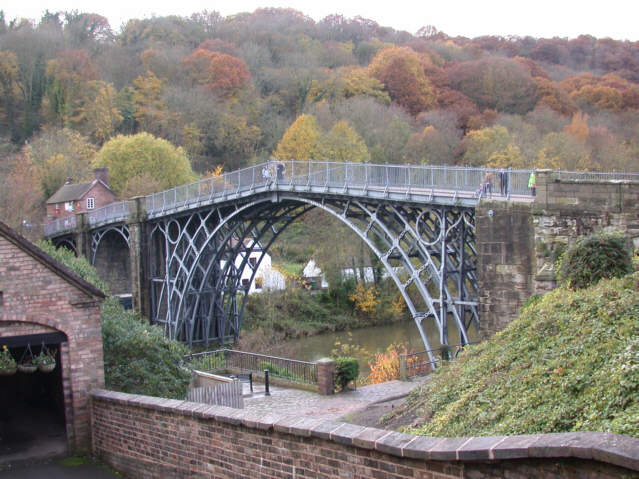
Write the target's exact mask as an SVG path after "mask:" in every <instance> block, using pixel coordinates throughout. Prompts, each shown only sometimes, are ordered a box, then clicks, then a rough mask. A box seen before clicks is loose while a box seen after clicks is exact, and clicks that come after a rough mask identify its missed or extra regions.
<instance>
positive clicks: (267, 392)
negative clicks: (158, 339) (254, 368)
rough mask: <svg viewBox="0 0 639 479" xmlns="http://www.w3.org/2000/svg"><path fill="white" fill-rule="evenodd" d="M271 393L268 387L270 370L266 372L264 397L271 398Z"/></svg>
mask: <svg viewBox="0 0 639 479" xmlns="http://www.w3.org/2000/svg"><path fill="white" fill-rule="evenodd" d="M270 395H271V391H269V386H268V369H265V370H264V396H270Z"/></svg>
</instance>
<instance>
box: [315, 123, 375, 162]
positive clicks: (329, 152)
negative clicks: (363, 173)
mask: <svg viewBox="0 0 639 479" xmlns="http://www.w3.org/2000/svg"><path fill="white" fill-rule="evenodd" d="M320 154H321V158H322V159H323V160H329V161H339V162H343V163H346V162H354V163H366V162H369V161H370V159H371V155H370V153H369V152H368V148H366V143H364V140H362V138H361V137H360V136H359V135H358V134H357V132H356V131H355V130H354V129H353V127H352V126H351V125H349V124H348V122H347V121H346V120H340V121H338V122H337V123H335V125H333V128H331V130H330V131H329V132H328V133H327V134H326V135H324V137H323V138H322V139H321V145H320Z"/></svg>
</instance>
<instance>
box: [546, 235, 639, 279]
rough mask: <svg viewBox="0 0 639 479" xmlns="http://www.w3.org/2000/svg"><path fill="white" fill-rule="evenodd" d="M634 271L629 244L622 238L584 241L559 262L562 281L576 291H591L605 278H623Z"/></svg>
mask: <svg viewBox="0 0 639 479" xmlns="http://www.w3.org/2000/svg"><path fill="white" fill-rule="evenodd" d="M632 271H633V266H632V257H631V252H630V251H629V248H628V247H627V246H626V241H625V240H624V238H623V237H622V236H621V235H619V234H596V235H592V236H589V237H586V238H583V239H580V240H579V241H577V243H575V244H574V245H572V246H571V247H569V248H568V249H567V250H566V252H565V253H564V254H563V255H562V257H561V258H560V259H559V270H558V278H559V280H560V281H561V282H562V283H564V284H566V285H567V286H568V287H570V288H573V289H581V288H587V287H588V286H591V285H593V284H596V283H597V282H598V281H599V280H600V279H603V278H620V277H621V276H625V275H626V274H629V273H631V272H632Z"/></svg>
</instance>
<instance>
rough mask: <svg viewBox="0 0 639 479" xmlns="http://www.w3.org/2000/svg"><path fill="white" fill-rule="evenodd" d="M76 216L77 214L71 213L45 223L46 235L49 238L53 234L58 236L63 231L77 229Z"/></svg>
mask: <svg viewBox="0 0 639 479" xmlns="http://www.w3.org/2000/svg"><path fill="white" fill-rule="evenodd" d="M76 218H77V217H76V215H70V216H65V217H63V218H58V219H57V220H54V221H51V222H50V223H46V224H45V225H44V236H46V237H47V238H49V237H51V236H56V235H59V234H61V233H67V232H69V231H73V230H75V229H76V228H77V226H78V223H77V219H76Z"/></svg>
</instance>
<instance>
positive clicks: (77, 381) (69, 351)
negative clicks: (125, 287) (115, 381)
mask: <svg viewBox="0 0 639 479" xmlns="http://www.w3.org/2000/svg"><path fill="white" fill-rule="evenodd" d="M104 297H105V295H104V293H103V292H102V291H100V290H99V289H97V288H95V287H94V286H93V285H91V284H90V283H88V282H86V281H85V280H83V279H82V278H80V277H79V276H77V275H76V274H75V273H73V272H72V271H70V270H69V269H67V268H66V267H65V266H63V265H61V264H60V263H58V262H57V261H55V260H54V259H52V258H51V257H50V256H48V255H47V254H45V253H44V252H43V251H42V250H40V249H39V248H37V247H36V246H35V245H33V244H32V243H30V242H28V241H27V240H26V239H24V238H23V237H21V236H20V235H18V234H17V233H16V232H15V231H13V230H12V229H11V228H9V227H8V226H7V225H5V224H4V223H2V222H0V348H2V346H3V345H4V346H7V348H8V350H9V351H10V352H11V354H12V355H13V357H14V358H15V359H16V361H18V362H19V361H20V360H21V359H22V358H29V356H30V354H34V355H37V354H38V353H39V352H40V351H41V350H48V351H49V352H51V353H53V354H54V355H55V359H56V366H55V369H54V370H53V371H52V372H49V373H44V372H40V371H37V372H35V373H32V374H27V373H25V372H17V373H15V374H13V375H10V376H8V375H0V464H2V463H3V462H4V463H11V462H12V460H16V458H18V459H22V460H25V458H26V459H28V458H29V452H30V450H31V453H32V454H33V451H32V449H33V445H34V444H36V445H38V444H39V446H38V447H39V451H40V452H41V453H42V452H44V454H45V455H46V454H50V455H52V454H64V453H68V452H74V453H77V452H87V451H88V450H89V447H90V434H89V422H90V421H89V391H90V390H91V389H93V388H96V387H104V362H103V353H102V331H101V323H100V310H99V307H100V303H101V301H102V300H103V299H104ZM56 441H57V442H56ZM30 448H31V449H30Z"/></svg>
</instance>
